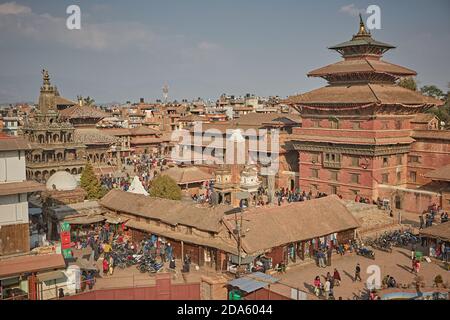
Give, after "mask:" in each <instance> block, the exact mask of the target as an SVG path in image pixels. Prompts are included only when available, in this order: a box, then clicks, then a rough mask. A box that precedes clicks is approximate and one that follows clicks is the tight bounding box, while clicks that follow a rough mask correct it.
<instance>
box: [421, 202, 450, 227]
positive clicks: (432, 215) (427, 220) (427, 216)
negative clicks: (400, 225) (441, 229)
mask: <svg viewBox="0 0 450 320" xmlns="http://www.w3.org/2000/svg"><path fill="white" fill-rule="evenodd" d="M437 217H439V218H440V222H441V223H445V222H448V212H446V211H444V210H443V209H442V208H441V207H440V206H438V205H436V204H433V205H431V206H430V207H429V208H428V210H425V211H424V212H422V214H421V215H420V216H419V221H420V226H419V228H420V229H423V228H428V227H431V226H432V225H433V223H434V222H437Z"/></svg>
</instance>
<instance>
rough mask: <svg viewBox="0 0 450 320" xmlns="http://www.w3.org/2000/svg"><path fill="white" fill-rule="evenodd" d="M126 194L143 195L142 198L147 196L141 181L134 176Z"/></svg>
mask: <svg viewBox="0 0 450 320" xmlns="http://www.w3.org/2000/svg"><path fill="white" fill-rule="evenodd" d="M128 192H132V193H137V194H143V195H144V196H148V192H147V190H145V188H144V186H143V185H142V182H141V180H139V177H138V176H134V178H133V181H132V182H131V184H130V187H129V188H128Z"/></svg>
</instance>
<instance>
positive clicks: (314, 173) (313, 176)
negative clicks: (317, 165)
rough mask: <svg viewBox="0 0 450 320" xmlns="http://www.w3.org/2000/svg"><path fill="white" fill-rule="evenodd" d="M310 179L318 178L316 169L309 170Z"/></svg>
mask: <svg viewBox="0 0 450 320" xmlns="http://www.w3.org/2000/svg"><path fill="white" fill-rule="evenodd" d="M311 178H316V179H317V178H319V170H318V169H311Z"/></svg>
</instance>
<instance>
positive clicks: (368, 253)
mask: <svg viewBox="0 0 450 320" xmlns="http://www.w3.org/2000/svg"><path fill="white" fill-rule="evenodd" d="M356 254H357V255H358V256H363V257H366V258H369V259H372V260H375V252H373V250H370V249H368V248H365V247H361V248H356Z"/></svg>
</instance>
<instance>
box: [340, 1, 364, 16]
mask: <svg viewBox="0 0 450 320" xmlns="http://www.w3.org/2000/svg"><path fill="white" fill-rule="evenodd" d="M339 12H341V13H346V14H349V15H351V16H352V17H356V16H358V15H359V14H360V13H361V14H364V13H365V12H366V9H358V8H357V7H356V6H355V5H354V4H353V3H352V4H348V5H346V6H343V7H341V8H340V9H339Z"/></svg>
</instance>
